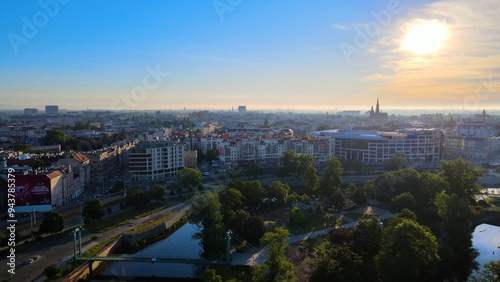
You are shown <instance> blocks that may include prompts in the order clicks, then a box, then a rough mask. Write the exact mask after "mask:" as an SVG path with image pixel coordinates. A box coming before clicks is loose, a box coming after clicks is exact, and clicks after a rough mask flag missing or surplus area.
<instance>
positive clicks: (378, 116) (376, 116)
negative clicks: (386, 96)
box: [370, 98, 388, 120]
mask: <svg viewBox="0 0 500 282" xmlns="http://www.w3.org/2000/svg"><path fill="white" fill-rule="evenodd" d="M387 117H388V115H387V113H383V112H381V111H380V106H379V103H378V98H377V105H376V108H375V111H374V110H373V106H372V109H371V110H370V118H371V119H373V120H384V119H387Z"/></svg>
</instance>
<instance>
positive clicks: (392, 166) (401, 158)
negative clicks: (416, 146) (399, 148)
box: [384, 152, 411, 171]
mask: <svg viewBox="0 0 500 282" xmlns="http://www.w3.org/2000/svg"><path fill="white" fill-rule="evenodd" d="M384 167H385V170H386V171H396V170H400V169H405V168H409V167H411V164H410V161H409V160H408V158H407V157H406V155H405V154H403V153H399V152H398V153H396V154H394V156H392V157H391V158H390V159H388V160H387V161H385V163H384Z"/></svg>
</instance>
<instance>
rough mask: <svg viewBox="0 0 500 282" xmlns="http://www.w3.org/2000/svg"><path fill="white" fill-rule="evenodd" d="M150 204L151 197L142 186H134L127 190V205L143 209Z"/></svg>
mask: <svg viewBox="0 0 500 282" xmlns="http://www.w3.org/2000/svg"><path fill="white" fill-rule="evenodd" d="M148 205H149V198H148V195H146V193H144V191H143V190H142V189H140V188H133V189H130V191H128V192H127V196H126V197H125V206H133V207H134V208H136V209H142V208H145V207H147V206H148Z"/></svg>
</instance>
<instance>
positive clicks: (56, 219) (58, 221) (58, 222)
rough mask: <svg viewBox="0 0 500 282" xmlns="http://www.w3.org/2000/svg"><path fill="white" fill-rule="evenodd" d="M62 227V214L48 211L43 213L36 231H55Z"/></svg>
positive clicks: (41, 232)
mask: <svg viewBox="0 0 500 282" xmlns="http://www.w3.org/2000/svg"><path fill="white" fill-rule="evenodd" d="M63 228H64V219H63V217H62V215H61V214H60V213H58V212H56V211H53V210H52V211H49V212H46V213H44V214H43V221H42V224H40V228H39V229H38V233H40V234H43V233H57V232H59V231H61V230H63Z"/></svg>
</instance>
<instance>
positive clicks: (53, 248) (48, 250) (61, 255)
mask: <svg viewBox="0 0 500 282" xmlns="http://www.w3.org/2000/svg"><path fill="white" fill-rule="evenodd" d="M187 209H189V206H188V204H187V203H180V204H176V205H174V206H171V207H169V208H167V209H163V210H161V211H158V212H156V213H153V214H151V215H148V216H146V217H143V218H140V219H130V220H129V224H127V225H122V226H118V227H116V228H114V229H111V230H108V231H105V232H102V233H100V234H98V235H97V237H98V238H97V240H92V239H91V237H92V236H94V235H96V234H85V233H84V234H83V236H82V251H86V250H88V249H90V248H91V247H93V246H94V245H96V244H97V243H99V241H101V240H103V239H105V238H109V237H113V236H116V235H118V234H121V233H124V232H126V231H127V230H130V229H133V228H135V227H137V226H139V225H141V224H142V223H144V222H147V221H149V220H151V219H153V218H155V217H158V216H162V215H166V214H169V213H176V214H179V213H184V212H185V211H186V210H187ZM37 255H38V256H39V259H37V260H36V261H34V262H33V263H31V264H27V263H24V262H25V261H27V260H29V259H30V258H33V257H34V256H37ZM72 256H73V239H72V236H69V234H68V236H67V237H64V238H61V239H57V240H53V241H51V242H48V243H47V244H43V246H33V247H32V248H30V249H29V250H25V251H24V252H23V253H16V264H17V267H16V274H15V275H14V276H13V277H12V281H33V280H36V279H37V278H38V277H39V276H40V275H41V274H42V272H43V270H44V269H45V268H46V267H47V266H49V265H50V264H58V265H60V266H62V265H65V264H66V263H67V262H68V260H70V259H71V258H72ZM6 263H7V258H6V257H2V259H1V260H0V265H1V267H0V273H2V277H5V276H4V274H5V273H7V264H6Z"/></svg>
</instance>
